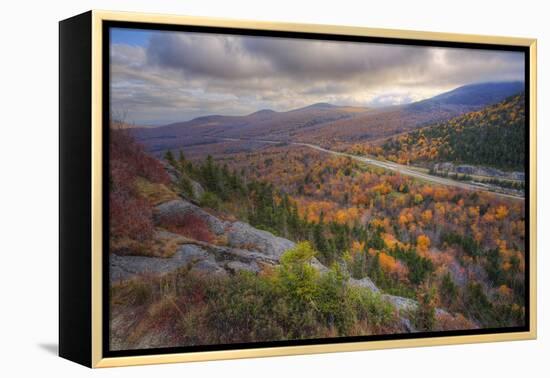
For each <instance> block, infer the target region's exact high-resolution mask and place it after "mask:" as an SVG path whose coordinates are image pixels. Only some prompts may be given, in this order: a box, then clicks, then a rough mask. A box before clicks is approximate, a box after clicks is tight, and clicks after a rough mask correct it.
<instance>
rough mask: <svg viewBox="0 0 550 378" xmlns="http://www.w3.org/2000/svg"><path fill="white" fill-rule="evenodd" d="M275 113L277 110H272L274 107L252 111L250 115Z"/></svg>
mask: <svg viewBox="0 0 550 378" xmlns="http://www.w3.org/2000/svg"><path fill="white" fill-rule="evenodd" d="M274 113H277V112H276V111H275V110H272V109H260V110H258V111H256V112H254V113H251V114H249V115H251V116H253V115H269V114H274Z"/></svg>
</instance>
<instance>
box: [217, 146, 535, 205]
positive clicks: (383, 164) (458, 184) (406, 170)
mask: <svg viewBox="0 0 550 378" xmlns="http://www.w3.org/2000/svg"><path fill="white" fill-rule="evenodd" d="M218 139H221V140H226V141H234V142H244V141H246V142H256V143H266V144H281V143H285V144H291V145H294V146H303V147H309V148H311V149H314V150H317V151H320V152H325V153H327V154H331V155H336V156H345V157H349V158H351V159H353V160H355V161H358V162H361V163H365V164H369V165H372V166H375V167H379V168H383V169H387V170H389V171H393V172H398V173H400V174H402V175H405V176H410V177H414V178H417V179H420V180H425V181H429V182H433V183H435V184H440V185H446V186H451V187H455V188H461V189H465V190H476V191H483V192H489V193H492V194H494V195H496V196H499V197H505V198H513V199H518V200H522V201H523V200H524V199H525V198H524V197H523V196H518V195H514V194H509V193H502V192H497V191H493V190H490V189H489V188H488V187H487V186H485V185H483V184H477V183H472V182H464V181H457V180H452V179H450V178H446V177H439V176H434V175H430V174H428V173H423V172H419V171H417V170H415V169H412V168H411V167H409V166H406V165H402V164H397V163H393V162H389V161H382V160H377V159H373V158H370V157H364V156H357V155H352V154H348V153H345V152H339V151H333V150H329V149H326V148H323V147H321V146H317V145H315V144H310V143H302V142H284V141H274V140H264V139H239V138H218Z"/></svg>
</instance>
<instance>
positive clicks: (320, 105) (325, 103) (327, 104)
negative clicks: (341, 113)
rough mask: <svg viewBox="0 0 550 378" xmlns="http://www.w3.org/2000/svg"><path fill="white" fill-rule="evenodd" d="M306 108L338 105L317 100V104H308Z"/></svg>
mask: <svg viewBox="0 0 550 378" xmlns="http://www.w3.org/2000/svg"><path fill="white" fill-rule="evenodd" d="M306 108H310V109H312V108H315V109H326V108H336V105H333V104H329V103H328V102H316V103H315V104H311V105H309V106H306Z"/></svg>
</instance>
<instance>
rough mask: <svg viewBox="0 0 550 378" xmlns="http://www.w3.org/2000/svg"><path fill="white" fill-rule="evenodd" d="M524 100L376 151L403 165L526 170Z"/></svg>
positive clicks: (392, 142) (511, 100) (395, 140)
mask: <svg viewBox="0 0 550 378" xmlns="http://www.w3.org/2000/svg"><path fill="white" fill-rule="evenodd" d="M524 109H525V97H524V94H519V95H517V96H513V97H510V98H508V99H506V100H505V101H502V102H500V103H498V104H496V105H491V106H488V107H486V108H484V109H482V110H479V111H475V112H471V113H468V114H465V115H462V116H460V117H456V118H453V119H451V120H450V121H447V122H443V123H438V124H435V125H432V126H429V127H426V128H423V129H420V130H416V131H413V132H410V133H408V134H405V135H401V136H399V137H396V138H393V139H391V140H389V141H387V142H386V143H384V144H383V145H382V146H381V148H375V149H374V151H372V150H371V151H369V152H371V153H372V152H375V153H380V154H382V155H383V156H384V157H386V158H387V159H389V160H392V161H396V162H398V163H402V164H412V163H422V162H424V163H425V162H453V163H466V164H473V165H484V166H491V167H495V168H500V169H505V170H523V166H524V162H525V144H524V140H525V110H524Z"/></svg>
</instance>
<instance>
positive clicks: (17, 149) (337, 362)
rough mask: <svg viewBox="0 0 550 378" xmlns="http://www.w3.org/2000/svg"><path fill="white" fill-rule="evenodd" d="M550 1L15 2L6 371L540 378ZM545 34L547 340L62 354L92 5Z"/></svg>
mask: <svg viewBox="0 0 550 378" xmlns="http://www.w3.org/2000/svg"><path fill="white" fill-rule="evenodd" d="M545 3H546V2H545V1H540V0H539V1H527V0H523V1H518V0H516V1H504V0H499V1H482V0H474V1H470V0H455V1H442V0H435V1H422V0H403V1H391V0H385V1H380V0H377V1H370V2H369V1H367V0H359V1H347V0H333V1H325V2H322V1H321V0H317V1H311V2H307V1H299V0H271V1H262V0H256V1H245V0H226V1H213V0H179V1H170V0H156V1H151V0H148V1H146V0H117V1H115V0H110V1H109V0H105V1H82V0H72V1H67V2H66V3H63V2H61V1H58V2H54V1H24V0H19V1H17V0H12V1H5V2H4V3H3V7H2V21H1V22H0V28H1V33H0V38H1V41H2V43H1V45H0V47H1V50H0V51H1V56H0V65H1V70H0V75H1V80H0V96H1V97H2V101H1V103H2V106H1V107H0V120H1V122H0V164H1V165H0V167H1V174H2V175H1V177H2V179H1V186H0V193H1V195H0V203H1V206H0V216H1V218H0V219H1V222H2V225H1V228H0V229H1V230H2V231H1V232H0V259H1V260H0V280H1V281H0V294H1V295H0V349H1V351H0V375H2V376H3V377H17V376H26V377H34V376H42V375H46V376H61V377H65V376H67V377H80V376H91V375H92V374H93V375H95V376H101V377H113V376H130V377H133V378H137V377H146V376H157V377H160V376H162V377H176V376H178V377H198V376H201V377H202V376H223V377H246V376H262V377H313V376H315V377H334V376H338V377H358V376H374V377H377V376H383V377H392V376H400V377H416V376H422V377H441V376H446V377H467V376H469V375H472V376H479V377H482V376H487V377H519V376H529V377H541V376H548V374H549V373H550V364H549V362H548V360H549V358H550V341H549V337H550V331H549V329H548V324H549V323H548V314H547V313H546V311H545V310H546V307H547V303H548V302H547V300H545V299H546V298H545V297H547V296H548V286H549V282H550V281H549V279H548V274H547V269H548V261H549V260H548V256H547V250H548V246H549V243H550V235H549V234H548V231H549V230H550V220H549V218H550V204H549V201H550V197H549V190H550V185H549V175H548V174H547V171H546V170H545V164H546V163H549V162H550V147H549V143H550V138H549V130H548V128H547V122H548V117H549V110H548V106H550V98H549V97H550V92H549V87H548V80H549V78H548V75H549V69H548V68H547V67H549V66H550V50H549V48H548V42H549V41H550V25H549V23H550V21H549V19H548V14H549V12H548V10H546V9H544V5H545ZM92 8H94V9H108V10H128V11H130V10H132V11H143V12H157V13H173V14H187V15H203V16H216V17H231V18H240V19H243V18H245V19H255V20H272V21H289V22H299V23H324V24H340V25H357V26H369V27H385V28H398V29H417V30H429V31H441V32H457V33H474V34H490V35H510V36H522V37H523V36H524V37H536V38H538V40H539V59H538V67H539V76H538V84H539V93H538V94H539V101H538V104H539V106H538V110H539V122H538V125H539V131H538V142H539V156H538V162H539V167H540V169H539V199H538V208H539V210H538V217H539V218H538V219H539V237H538V246H539V247H538V254H539V264H538V268H539V269H538V270H539V281H538V289H539V292H538V304H539V311H538V316H539V339H538V340H537V341H526V342H507V343H491V344H478V345H467V346H449V347H432V348H416V349H399V350H385V351H370V352H355V353H337V354H328V355H313V356H295V357H284V358H264V359H253V360H240V361H222V362H208V363H193V364H176V365H163V366H147V367H132V368H117V369H104V370H99V371H91V370H89V369H86V368H83V367H80V366H78V365H76V364H74V363H72V362H69V361H65V360H62V359H60V358H58V357H57V356H56V355H55V354H56V348H57V264H58V258H57V247H58V236H57V233H58V227H57V224H58V201H57V195H58V184H57V180H58V168H57V164H58V155H57V149H58V125H57V122H58V117H57V116H58V110H57V107H58V100H57V91H58V89H57V85H58V83H57V79H58V74H57V72H58V71H57V70H58V67H57V64H58V58H57V56H58V41H57V38H58V25H57V22H58V21H59V20H61V19H64V18H67V17H70V16H73V15H75V14H77V13H81V12H83V11H86V10H89V9H92Z"/></svg>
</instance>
